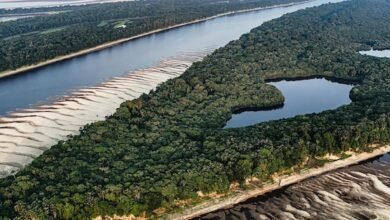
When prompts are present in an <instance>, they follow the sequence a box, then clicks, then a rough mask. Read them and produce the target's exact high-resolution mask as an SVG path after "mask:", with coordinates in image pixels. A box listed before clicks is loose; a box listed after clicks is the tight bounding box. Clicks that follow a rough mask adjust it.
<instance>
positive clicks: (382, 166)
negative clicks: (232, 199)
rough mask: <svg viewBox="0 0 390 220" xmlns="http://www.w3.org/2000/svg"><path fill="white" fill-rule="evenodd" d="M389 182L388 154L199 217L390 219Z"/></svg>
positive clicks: (216, 218) (389, 165)
mask: <svg viewBox="0 0 390 220" xmlns="http://www.w3.org/2000/svg"><path fill="white" fill-rule="evenodd" d="M389 185H390V155H389V154H387V155H384V156H382V157H380V158H377V159H375V160H370V161H367V162H364V163H363V164H359V165H355V166H351V167H346V168H342V169H339V170H335V171H331V172H329V173H327V174H324V175H321V176H318V177H315V178H310V179H307V180H305V181H302V182H300V183H297V184H294V185H291V186H288V187H285V188H282V189H280V190H276V191H273V192H271V193H268V194H265V195H263V196H259V197H257V198H253V199H251V200H249V201H247V202H244V203H241V204H238V205H235V206H234V207H232V208H229V209H225V210H219V211H216V212H213V213H210V214H207V215H205V216H202V217H200V218H198V219H214V220H218V219H242V220H245V219H262V220H266V219H269V220H270V219H348V220H349V219H350V220H354V219H389V218H390V203H389V201H390V187H389Z"/></svg>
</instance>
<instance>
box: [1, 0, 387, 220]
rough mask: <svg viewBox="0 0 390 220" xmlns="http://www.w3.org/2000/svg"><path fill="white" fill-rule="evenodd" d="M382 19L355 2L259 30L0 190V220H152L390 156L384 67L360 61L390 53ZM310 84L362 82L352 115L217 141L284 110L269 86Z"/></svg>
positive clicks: (375, 6)
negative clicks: (338, 160) (285, 177)
mask: <svg viewBox="0 0 390 220" xmlns="http://www.w3.org/2000/svg"><path fill="white" fill-rule="evenodd" d="M389 11H390V2H389V1H387V0H352V1H346V2H343V3H338V4H327V5H323V6H320V7H315V8H310V9H307V10H301V11H298V12H296V13H292V14H288V15H285V16H283V17H282V18H279V19H276V20H273V21H270V22H267V23H265V24H263V25H262V26H260V27H258V28H256V29H254V30H252V31H251V32H250V33H248V34H245V35H243V36H242V37H241V38H240V39H239V40H237V41H233V42H231V43H229V44H228V45H227V46H225V47H224V48H221V49H218V50H216V51H215V52H214V53H213V54H211V55H209V56H208V57H206V58H205V59H204V60H203V61H201V62H197V63H195V64H194V65H192V67H190V68H189V69H188V70H187V71H186V72H185V73H184V74H183V75H182V76H181V77H178V78H176V79H172V80H169V81H168V82H166V83H164V84H162V85H160V86H159V87H158V88H157V89H156V90H155V91H153V92H151V93H150V94H148V95H142V96H141V97H140V98H138V99H136V100H133V101H127V102H124V103H122V104H121V106H120V107H119V108H118V109H117V111H116V113H115V114H114V115H112V116H110V117H108V118H107V120H105V121H101V122H97V123H93V124H91V125H88V126H86V127H85V128H84V129H82V130H81V134H80V135H77V136H74V137H72V138H71V139H70V140H68V141H64V142H60V143H59V144H57V145H55V146H53V147H52V148H51V149H50V150H48V151H46V152H45V153H44V154H43V155H41V156H40V157H38V158H37V159H35V160H34V161H33V163H32V164H30V165H29V166H27V167H26V168H25V169H24V170H23V171H21V172H20V173H18V174H17V175H16V176H10V177H8V178H6V179H2V180H0V216H4V217H6V218H15V217H20V218H22V219H31V218H36V219H50V218H61V219H70V218H74V219H85V218H89V217H91V216H98V215H113V214H118V215H123V214H129V213H132V214H134V215H140V214H141V213H143V212H146V213H147V214H148V215H149V216H150V215H154V216H156V215H157V214H156V213H159V212H162V211H164V209H158V211H156V209H157V208H161V207H162V208H165V209H166V210H168V211H169V210H172V209H174V208H177V207H180V206H181V205H182V204H183V203H191V202H196V201H199V196H198V194H197V192H198V191H202V192H203V193H204V194H207V193H209V192H214V191H216V192H221V193H224V192H227V191H228V189H229V185H230V184H231V183H232V182H240V183H242V182H244V180H245V178H247V177H249V176H256V177H258V178H259V179H260V180H263V181H266V180H268V179H269V178H270V175H271V174H273V173H274V172H279V171H284V170H286V169H289V168H291V167H292V166H295V165H298V164H302V163H303V162H307V163H311V162H313V161H314V162H315V159H313V158H315V157H316V156H321V155H324V154H326V153H341V152H343V151H346V150H358V151H359V150H360V151H366V150H370V149H369V147H368V146H369V145H371V144H389V143H390V129H389V126H390V117H389V116H390V59H387V58H375V57H369V56H363V55H360V54H359V53H357V51H358V50H361V49H369V48H370V47H377V46H380V47H382V48H390V13H389ZM314 75H315V76H318V75H322V76H327V77H334V78H336V79H342V80H346V81H351V82H356V81H357V82H359V85H357V86H355V87H354V88H353V89H352V91H351V94H350V97H351V99H352V103H351V104H349V105H345V106H342V107H340V108H337V109H335V110H330V111H324V112H322V113H319V114H308V115H303V116H297V117H294V118H290V119H283V120H278V121H271V122H267V123H260V124H257V125H254V126H249V127H243V128H234V129H222V128H223V126H224V124H225V123H226V121H227V120H228V119H229V118H231V115H232V111H233V110H237V109H239V108H246V107H269V106H275V105H280V104H281V103H283V100H284V98H283V96H282V94H281V93H280V91H279V90H277V89H276V88H275V87H273V86H271V85H268V84H266V83H265V80H268V79H273V78H281V77H284V78H294V77H309V76H314ZM308 158H309V160H307V159H308Z"/></svg>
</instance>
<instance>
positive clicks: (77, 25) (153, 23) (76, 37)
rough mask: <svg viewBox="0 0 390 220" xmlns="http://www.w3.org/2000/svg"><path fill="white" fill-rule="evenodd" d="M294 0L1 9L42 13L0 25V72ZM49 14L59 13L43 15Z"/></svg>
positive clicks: (176, 0) (167, 0) (160, 0)
mask: <svg viewBox="0 0 390 220" xmlns="http://www.w3.org/2000/svg"><path fill="white" fill-rule="evenodd" d="M297 1H300V0H244V1H241V0H232V1H228V2H220V1H219V0H186V1H182V0H157V1H156V0H145V1H130V2H118V3H111V4H92V5H86V6H65V7H54V8H53V9H50V8H46V9H45V8H41V9H39V8H33V9H15V10H2V9H0V15H2V14H8V15H10V14H19V15H20V14H29V13H38V14H40V16H36V17H33V18H25V19H20V20H16V21H10V22H2V23H0V72H2V71H6V70H11V69H16V68H18V67H22V66H26V65H31V64H36V63H39V62H41V61H45V60H48V59H52V58H55V57H58V56H62V55H67V54H70V53H73V52H77V51H80V50H83V49H87V48H91V47H94V46H98V45H100V44H103V43H107V42H110V41H115V40H118V39H121V38H127V37H131V36H135V35H138V34H141V33H145V32H148V31H152V30H155V29H160V28H165V27H168V26H171V25H175V24H180V23H185V22H189V21H193V20H196V19H201V18H205V17H209V16H213V15H216V14H220V13H224V12H228V11H235V10H241V9H248V8H254V7H262V6H270V5H276V4H284V3H291V2H297ZM51 10H52V11H51ZM47 12H61V13H54V14H53V13H52V14H46V15H45V14H43V13H47Z"/></svg>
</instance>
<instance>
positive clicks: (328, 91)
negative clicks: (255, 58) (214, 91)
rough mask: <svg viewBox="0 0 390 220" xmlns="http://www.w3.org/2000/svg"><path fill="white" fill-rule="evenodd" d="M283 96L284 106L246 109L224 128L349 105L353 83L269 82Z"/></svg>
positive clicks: (324, 81)
mask: <svg viewBox="0 0 390 220" xmlns="http://www.w3.org/2000/svg"><path fill="white" fill-rule="evenodd" d="M269 84H271V85H273V86H275V87H276V88H278V89H279V90H280V91H281V92H282V93H283V96H284V97H285V102H284V106H283V107H282V108H279V109H274V110H264V111H245V112H242V113H239V114H234V115H233V117H232V118H231V119H230V120H229V121H228V122H227V124H226V127H225V128H235V127H243V126H248V125H253V124H257V123H260V122H265V121H271V120H277V119H282V118H289V117H294V116H296V115H303V114H308V113H318V112H322V111H324V110H329V109H335V108H337V107H339V106H341V105H345V104H349V103H350V102H351V99H350V98H349V92H350V91H351V89H352V87H353V86H352V85H347V84H341V83H336V82H331V81H329V80H326V79H323V78H322V79H308V80H298V81H285V80H284V81H280V82H273V83H269Z"/></svg>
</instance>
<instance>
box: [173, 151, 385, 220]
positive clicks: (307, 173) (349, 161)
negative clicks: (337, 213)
mask: <svg viewBox="0 0 390 220" xmlns="http://www.w3.org/2000/svg"><path fill="white" fill-rule="evenodd" d="M389 152H390V145H385V146H382V147H377V148H375V149H373V151H372V152H369V153H368V152H363V153H353V154H351V155H350V156H349V157H348V158H345V159H340V160H337V161H333V162H329V163H326V164H325V165H324V166H322V167H318V168H310V169H307V170H301V171H299V172H297V173H294V174H291V175H290V176H288V177H280V178H278V179H274V182H275V183H273V184H266V185H264V186H263V187H261V188H255V189H250V190H246V191H243V192H240V193H238V194H234V195H231V196H229V197H227V198H221V199H215V200H212V201H207V202H204V203H202V204H200V205H197V206H195V207H192V208H189V209H186V210H184V211H182V212H180V213H175V214H172V215H169V216H168V217H167V218H168V219H176V220H185V219H192V218H195V217H198V216H201V215H204V214H207V213H210V212H214V211H217V210H220V209H227V208H230V207H232V206H234V205H236V204H238V203H241V202H244V201H247V200H248V199H251V198H254V197H257V196H260V195H263V194H265V193H268V192H271V191H273V190H277V189H280V188H283V187H286V186H288V185H291V184H294V183H298V182H301V181H303V180H305V179H308V178H311V177H315V176H319V175H322V174H324V173H327V172H330V171H334V170H337V169H339V168H343V167H348V166H351V165H355V164H357V163H360V162H363V161H366V160H369V159H372V158H375V157H378V156H381V155H384V154H386V153H389Z"/></svg>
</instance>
